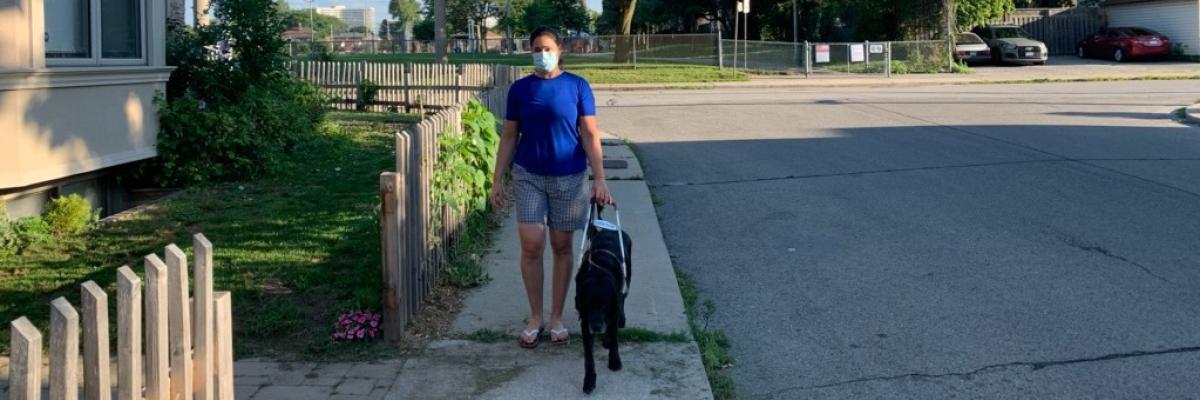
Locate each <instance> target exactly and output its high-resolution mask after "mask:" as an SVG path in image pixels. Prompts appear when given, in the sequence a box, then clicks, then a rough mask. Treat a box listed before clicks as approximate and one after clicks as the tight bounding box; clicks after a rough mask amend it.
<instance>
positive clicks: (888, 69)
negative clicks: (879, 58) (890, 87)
mask: <svg viewBox="0 0 1200 400" xmlns="http://www.w3.org/2000/svg"><path fill="white" fill-rule="evenodd" d="M883 53H884V54H883V61H884V66H883V71H884V74H885V75H886V76H887V77H888V78H891V77H892V42H887V43H886V44H884V48H883Z"/></svg>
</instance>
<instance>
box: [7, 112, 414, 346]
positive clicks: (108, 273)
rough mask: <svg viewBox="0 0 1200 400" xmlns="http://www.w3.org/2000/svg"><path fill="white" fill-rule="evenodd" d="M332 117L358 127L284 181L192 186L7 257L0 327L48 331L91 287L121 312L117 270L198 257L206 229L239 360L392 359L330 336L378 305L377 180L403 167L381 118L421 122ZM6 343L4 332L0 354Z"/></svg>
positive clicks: (320, 140)
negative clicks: (59, 304) (173, 256)
mask: <svg viewBox="0 0 1200 400" xmlns="http://www.w3.org/2000/svg"><path fill="white" fill-rule="evenodd" d="M331 117H335V118H336V117H341V118H346V119H353V120H355V121H357V122H353V123H351V122H347V123H342V124H340V125H339V124H332V123H327V124H326V125H325V126H324V127H323V131H324V133H323V134H321V135H319V136H318V137H316V138H313V139H312V140H310V141H309V142H307V143H305V144H304V145H302V146H301V147H300V148H299V149H297V152H296V154H295V156H294V159H293V161H292V162H291V165H290V167H289V168H287V169H286V171H285V172H283V173H281V174H279V175H278V176H273V177H269V178H264V179H259V180H256V181H248V182H237V183H228V184H218V185H211V186H205V187H199V188H193V189H189V190H186V191H185V192H183V193H182V194H180V195H179V196H177V197H175V198H173V199H171V200H168V201H166V202H163V203H161V204H159V205H157V206H155V207H152V208H151V209H148V210H145V211H142V212H138V213H135V214H133V215H132V216H131V217H129V218H127V219H124V220H121V221H118V222H113V223H109V224H106V225H104V226H101V227H99V228H97V229H95V230H93V231H92V232H90V233H88V234H85V235H84V236H83V237H80V238H76V239H73V240H67V241H63V242H60V243H57V244H52V245H47V246H43V247H38V248H33V249H31V250H30V251H27V252H26V254H23V255H19V256H14V257H12V258H10V259H3V260H0V321H4V322H5V323H7V322H8V321H10V320H12V319H15V318H17V317H19V316H22V315H24V316H28V317H29V318H30V319H31V320H32V321H34V323H35V324H37V325H38V326H39V327H40V328H42V329H43V332H44V333H45V332H46V331H45V329H46V326H47V319H48V315H49V313H48V311H49V308H48V303H49V302H50V300H52V299H54V298H55V297H58V296H66V297H67V298H68V299H69V300H70V301H71V302H72V304H75V305H76V306H77V307H78V305H79V304H80V303H79V301H78V300H79V284H80V283H81V282H83V281H86V280H89V279H91V280H95V281H97V283H99V284H101V285H102V286H104V287H106V288H107V289H108V290H109V291H110V294H109V303H110V306H114V307H115V302H116V296H115V294H113V293H112V290H113V289H114V280H115V270H116V269H117V267H119V266H121V265H129V266H130V267H132V268H133V269H134V270H135V271H138V273H139V274H141V273H142V261H141V259H142V257H143V256H144V255H146V254H148V253H150V252H158V253H159V254H160V255H161V254H162V249H163V247H164V246H166V245H167V244H169V243H177V244H178V245H180V247H183V248H184V250H185V251H187V252H188V253H189V254H191V234H192V233H195V232H203V233H204V234H205V235H206V236H207V237H208V239H209V240H210V241H211V242H212V243H213V246H214V248H215V251H214V261H215V283H214V286H215V288H216V289H217V290H230V291H232V292H233V306H234V323H235V326H234V334H235V335H236V337H235V346H236V347H235V349H236V356H237V357H245V356H252V355H275V356H280V357H284V358H289V357H296V358H311V357H320V358H338V357H362V356H364V355H371V356H376V355H380V354H386V352H387V350H385V349H386V347H385V346H380V345H346V344H341V343H336V342H333V341H331V339H330V335H331V333H332V327H333V323H334V321H335V318H336V315H337V313H338V312H339V311H341V310H343V309H348V308H355V307H370V308H376V307H378V304H379V302H380V300H379V284H380V271H379V265H380V261H379V257H380V256H379V228H378V222H377V220H378V215H377V214H378V211H377V204H378V198H379V189H378V186H379V173H380V172H381V171H384V170H392V169H394V163H395V158H394V154H393V139H392V133H391V132H394V131H395V129H396V128H397V127H396V126H394V125H393V126H388V125H384V124H383V123H382V122H381V121H394V120H401V119H410V118H411V117H393V116H386V115H382V114H354V113H332V114H331ZM364 119H365V120H367V121H366V122H362V121H363V120H364ZM115 315H116V313H115V312H111V313H110V316H114V317H115ZM110 326H111V327H112V329H113V330H114V332H113V333H114V334H113V335H112V337H113V339H114V340H115V338H116V335H115V329H116V324H115V322H113V323H111V325H110ZM8 345H9V338H8V330H7V329H4V330H0V353H3V354H7V353H8Z"/></svg>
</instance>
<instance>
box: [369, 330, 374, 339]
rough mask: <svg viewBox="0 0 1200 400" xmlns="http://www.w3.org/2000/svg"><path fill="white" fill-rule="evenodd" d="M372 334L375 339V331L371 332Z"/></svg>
mask: <svg viewBox="0 0 1200 400" xmlns="http://www.w3.org/2000/svg"><path fill="white" fill-rule="evenodd" d="M370 335H371V338H372V339H374V338H375V331H371V332H370Z"/></svg>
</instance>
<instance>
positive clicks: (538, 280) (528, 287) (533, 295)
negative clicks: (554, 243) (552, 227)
mask: <svg viewBox="0 0 1200 400" xmlns="http://www.w3.org/2000/svg"><path fill="white" fill-rule="evenodd" d="M517 231H518V233H519V234H520V237H521V279H522V280H523V281H525V295H526V296H528V297H529V320H528V321H527V322H526V325H525V329H537V328H540V327H541V326H542V325H543V322H542V286H543V282H544V281H545V273H544V269H545V265H544V264H543V260H542V254H543V253H544V252H545V249H546V226H545V225H542V224H520V226H519V227H518V228H517Z"/></svg>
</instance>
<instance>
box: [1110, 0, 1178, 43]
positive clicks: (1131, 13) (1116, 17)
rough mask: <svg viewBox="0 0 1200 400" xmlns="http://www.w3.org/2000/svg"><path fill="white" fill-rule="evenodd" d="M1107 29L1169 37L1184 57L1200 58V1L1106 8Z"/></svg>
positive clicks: (1164, 2) (1162, 2)
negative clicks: (1136, 29)
mask: <svg viewBox="0 0 1200 400" xmlns="http://www.w3.org/2000/svg"><path fill="white" fill-rule="evenodd" d="M1104 10H1105V13H1106V15H1107V17H1108V26H1110V27H1121V26H1137V27H1142V28H1147V29H1151V30H1155V31H1158V32H1159V33H1162V34H1164V35H1167V37H1168V38H1170V39H1171V42H1172V43H1180V44H1182V45H1183V52H1184V54H1188V55H1200V0H1181V1H1152V2H1145V3H1132V4H1121V5H1113V6H1109V7H1105V8H1104Z"/></svg>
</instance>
